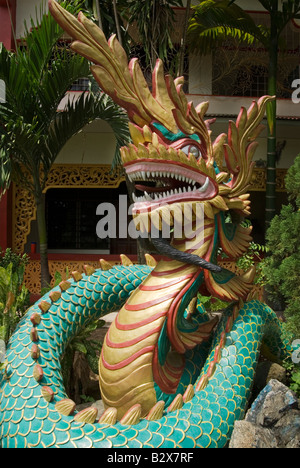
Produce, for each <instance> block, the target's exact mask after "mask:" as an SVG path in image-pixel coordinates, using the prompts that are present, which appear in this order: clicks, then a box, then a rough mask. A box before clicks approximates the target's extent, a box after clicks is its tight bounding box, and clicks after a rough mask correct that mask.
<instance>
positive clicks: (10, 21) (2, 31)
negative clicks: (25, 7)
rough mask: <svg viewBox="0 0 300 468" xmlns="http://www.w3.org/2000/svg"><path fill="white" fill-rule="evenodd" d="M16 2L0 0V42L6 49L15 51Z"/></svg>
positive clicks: (14, 0)
mask: <svg viewBox="0 0 300 468" xmlns="http://www.w3.org/2000/svg"><path fill="white" fill-rule="evenodd" d="M16 11H17V0H8V1H6V0H0V42H3V44H4V46H5V48H6V49H9V50H14V49H15V39H14V32H15V30H16Z"/></svg>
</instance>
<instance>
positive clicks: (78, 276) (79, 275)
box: [71, 271, 82, 282]
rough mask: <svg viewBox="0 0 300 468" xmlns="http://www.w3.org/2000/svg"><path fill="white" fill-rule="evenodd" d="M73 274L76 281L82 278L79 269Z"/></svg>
mask: <svg viewBox="0 0 300 468" xmlns="http://www.w3.org/2000/svg"><path fill="white" fill-rule="evenodd" d="M71 276H72V278H73V279H74V281H76V282H77V281H80V280H81V279H82V274H81V273H79V271H72V273H71Z"/></svg>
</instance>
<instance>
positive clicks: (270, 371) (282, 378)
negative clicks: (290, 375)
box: [253, 361, 287, 395]
mask: <svg viewBox="0 0 300 468" xmlns="http://www.w3.org/2000/svg"><path fill="white" fill-rule="evenodd" d="M270 380H278V381H279V382H281V383H283V384H286V380H287V379H286V370H285V369H284V368H283V367H282V366H280V365H279V364H276V363H274V362H270V361H262V362H260V363H259V364H258V366H257V370H256V375H255V380H254V388H253V391H254V393H255V394H256V395H258V394H259V393H260V392H261V391H262V390H263V389H264V388H265V386H266V385H267V384H268V383H269V382H270Z"/></svg>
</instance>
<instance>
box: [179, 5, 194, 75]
mask: <svg viewBox="0 0 300 468" xmlns="http://www.w3.org/2000/svg"><path fill="white" fill-rule="evenodd" d="M191 4H192V0H187V4H186V11H185V20H184V26H183V33H182V39H181V45H180V59H179V67H178V75H177V76H179V77H180V76H183V73H184V56H185V49H186V37H187V30H188V22H189V17H190V12H191Z"/></svg>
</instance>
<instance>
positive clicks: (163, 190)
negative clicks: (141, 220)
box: [126, 160, 218, 209]
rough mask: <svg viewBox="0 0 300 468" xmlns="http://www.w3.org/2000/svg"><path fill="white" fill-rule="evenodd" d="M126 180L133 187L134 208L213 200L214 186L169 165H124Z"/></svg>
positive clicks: (195, 173)
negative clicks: (132, 184)
mask: <svg viewBox="0 0 300 468" xmlns="http://www.w3.org/2000/svg"><path fill="white" fill-rule="evenodd" d="M126 173H127V175H128V178H129V180H131V181H132V182H134V183H135V190H136V192H135V194H134V197H133V199H134V202H135V204H136V208H139V209H141V208H143V207H145V208H146V207H147V208H150V207H151V205H152V204H155V203H159V202H162V201H163V202H165V203H169V204H172V203H177V202H186V201H203V200H210V199H212V198H214V197H215V196H216V195H217V193H218V186H217V184H216V183H215V182H214V181H213V180H212V179H211V178H210V177H209V176H207V175H206V174H204V173H201V172H200V171H199V170H197V171H196V170H193V168H191V167H188V166H185V165H184V164H178V163H176V164H172V162H171V161H163V160H162V161H149V160H147V161H143V160H138V161H134V162H132V163H129V164H126Z"/></svg>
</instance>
